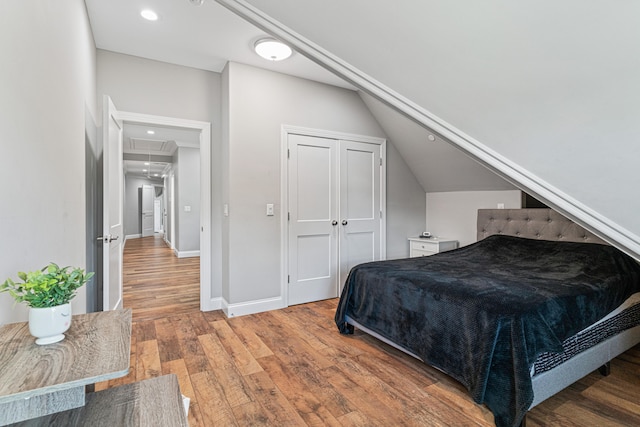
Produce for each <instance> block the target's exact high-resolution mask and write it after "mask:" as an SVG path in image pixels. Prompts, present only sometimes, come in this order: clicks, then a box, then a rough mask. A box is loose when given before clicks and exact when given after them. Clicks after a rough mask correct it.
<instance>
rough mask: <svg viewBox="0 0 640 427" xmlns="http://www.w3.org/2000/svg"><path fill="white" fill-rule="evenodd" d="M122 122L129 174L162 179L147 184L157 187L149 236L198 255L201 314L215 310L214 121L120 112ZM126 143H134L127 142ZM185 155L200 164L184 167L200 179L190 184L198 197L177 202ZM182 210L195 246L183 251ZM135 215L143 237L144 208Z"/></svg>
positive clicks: (179, 254) (178, 252)
mask: <svg viewBox="0 0 640 427" xmlns="http://www.w3.org/2000/svg"><path fill="white" fill-rule="evenodd" d="M118 118H119V119H120V120H122V123H123V129H124V133H125V135H124V136H125V143H128V144H129V147H128V148H125V149H124V150H123V151H124V152H125V154H124V156H125V158H124V161H125V162H130V163H128V164H127V168H128V170H130V171H133V170H135V168H139V173H141V174H146V178H156V179H157V180H158V181H157V183H152V184H147V185H152V186H153V187H154V192H153V194H154V200H153V204H152V206H151V211H152V212H153V213H152V220H151V221H150V223H151V224H153V235H152V236H150V237H151V238H153V239H154V240H153V241H154V245H155V244H156V243H158V242H157V240H156V239H158V237H160V240H161V241H162V242H164V241H165V239H166V241H167V242H168V244H169V247H170V248H171V250H172V251H173V252H174V255H176V257H177V258H196V257H198V258H199V277H200V280H199V308H200V310H202V311H209V310H213V309H216V308H219V307H217V306H216V302H217V301H214V300H213V299H212V297H211V285H210V284H211V262H212V261H211V159H210V157H211V125H210V123H208V122H200V121H193V120H185V119H177V118H169V117H162V116H153V115H147V114H139V113H131V112H118ZM127 132H129V133H127ZM127 137H129V138H127ZM127 139H129V141H126V140H127ZM127 151H129V153H127ZM180 157H183V158H184V159H188V160H189V161H191V162H194V161H195V162H196V163H197V164H196V167H189V166H188V165H184V166H183V169H184V170H185V172H191V175H190V176H189V177H188V179H189V180H192V181H193V180H195V181H196V182H195V184H193V185H188V186H187V187H188V188H191V189H193V188H195V189H196V191H195V194H193V193H192V194H189V197H190V199H189V200H188V201H187V202H185V203H180V200H176V199H177V197H176V195H177V194H176V193H178V195H179V190H177V187H178V186H177V185H175V183H176V182H179V179H180V178H179V171H177V170H176V169H179V168H180V164H179V159H180ZM176 160H177V162H178V163H177V165H176ZM145 163H147V164H145ZM154 168H155V169H154ZM144 169H146V170H144ZM194 170H195V171H196V172H197V177H194V175H196V174H195V173H193V172H194ZM123 173H124V171H123ZM156 175H157V176H156ZM163 175H164V176H163ZM185 179H187V178H185ZM172 183H174V185H172ZM159 189H161V190H159ZM172 190H173V191H172ZM158 193H161V194H160V195H159V194H158ZM157 201H159V202H160V204H161V208H162V212H161V215H160V218H159V221H156V218H157V216H158V214H157V213H156V212H155V206H156V204H157ZM172 207H173V209H172ZM178 209H180V212H179V214H183V216H184V217H187V219H188V222H189V224H188V227H189V228H188V230H187V229H186V228H185V230H184V231H185V233H183V234H184V235H187V234H188V239H187V240H188V242H187V243H186V244H191V245H192V246H184V247H186V249H185V250H183V251H181V245H180V243H179V242H178V240H179V239H180V226H181V223H180V220H179V218H178V217H179V216H180V215H179V214H178V212H177V211H178ZM172 210H173V212H172ZM135 211H137V212H135V224H140V233H139V234H140V237H141V236H142V216H143V214H144V213H143V212H142V210H141V209H136V210H135ZM156 222H159V223H160V224H159V225H160V227H156V225H155V224H156ZM185 227H187V226H185ZM156 229H157V230H158V231H156ZM131 234H134V235H135V234H138V233H131ZM125 235H127V232H125ZM189 239H190V240H189ZM189 242H190V243H189ZM194 242H197V243H194ZM128 245H129V244H127V246H128ZM196 259H197V258H196ZM218 305H219V304H218Z"/></svg>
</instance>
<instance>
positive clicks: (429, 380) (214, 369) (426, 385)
mask: <svg viewBox="0 0 640 427" xmlns="http://www.w3.org/2000/svg"><path fill="white" fill-rule="evenodd" d="M140 240H144V239H140ZM146 243H147V242H140V244H142V245H146ZM129 245H130V242H127V249H131V248H133V246H129ZM161 249H162V248H161V247H157V246H155V245H154V246H152V247H151V248H146V249H145V252H146V253H147V254H157V253H161V252H163V251H162V250H161ZM156 251H157V252H156ZM163 256H164V255H163ZM134 259H135V261H134ZM180 261H182V260H180ZM125 262H126V263H127V264H126V265H127V266H126V267H125V270H127V269H129V268H131V271H126V276H125V280H126V282H125V283H126V286H125V306H128V307H133V309H134V320H135V322H134V324H133V331H132V343H131V371H130V373H129V375H128V376H126V377H124V378H121V379H118V380H114V381H110V382H109V383H108V385H109V386H114V385H119V384H123V383H128V382H133V381H137V380H142V379H145V378H150V377H155V376H158V375H163V374H168V373H175V374H177V376H178V378H179V381H180V388H181V390H182V393H183V394H185V395H186V396H188V397H190V398H191V406H190V410H189V422H190V425H192V426H262V425H264V426H325V425H328V426H492V425H494V424H493V416H492V414H491V413H490V412H489V411H488V410H487V409H486V408H484V407H483V406H480V405H476V404H475V403H473V401H472V400H471V399H470V398H469V397H468V395H467V394H466V391H465V390H464V388H463V387H462V386H461V385H460V384H458V383H457V382H455V381H454V380H452V379H451V378H449V377H447V376H446V375H444V374H442V373H440V372H439V371H437V370H435V369H432V368H430V367H428V366H426V365H424V364H422V363H421V362H419V361H417V360H415V359H413V358H411V357H409V356H407V355H405V354H403V353H401V352H399V351H397V350H395V349H393V348H391V347H389V346H387V345H385V344H383V343H381V342H379V341H378V340H376V339H374V338H371V337H369V336H368V335H366V334H363V333H359V332H356V334H355V335H353V336H343V335H340V334H339V333H338V332H337V329H336V327H335V324H334V322H333V316H334V312H335V308H336V305H337V300H335V299H334V300H327V301H320V302H316V303H311V304H304V305H298V306H293V307H289V308H286V309H283V310H277V311H271V312H266V313H259V314H255V315H250V316H244V317H237V318H232V319H227V318H226V317H225V316H224V314H223V313H222V312H220V311H213V312H206V313H203V312H200V311H199V310H198V308H197V304H195V303H194V301H196V300H197V292H198V289H197V287H196V286H191V287H190V286H187V284H186V283H185V284H183V285H184V287H182V286H183V285H179V286H180V288H179V289H180V290H178V291H175V290H166V289H162V286H161V285H162V283H165V286H172V284H173V283H174V281H175V280H177V279H176V278H179V277H194V276H195V275H197V269H198V268H197V264H195V263H191V264H188V263H187V264H180V263H176V264H174V267H173V268H175V269H176V270H174V271H172V270H171V269H170V268H169V267H168V264H169V263H171V262H173V261H169V260H165V261H158V262H157V263H156V262H155V261H153V260H150V259H147V258H146V257H145V256H142V255H141V254H138V253H136V254H135V255H134V254H132V253H131V252H129V251H128V250H126V251H125ZM152 264H157V265H158V268H160V269H161V270H162V271H163V272H162V273H154V272H153V269H152V268H151V265H152ZM178 266H180V268H182V267H185V268H190V269H192V270H194V271H195V273H194V272H192V273H187V272H186V271H185V273H184V275H182V274H180V273H179V271H178V270H177V268H178ZM134 271H135V272H136V273H135V274H134V273H133V272H134ZM165 277H173V278H174V279H172V280H165V279H164V278H165ZM130 280H133V281H135V283H134V282H133V281H130ZM185 282H192V280H190V279H189V280H186V279H185ZM138 286H139V288H138ZM165 292H167V293H166V294H165ZM191 293H195V296H194V295H191ZM145 294H146V298H145V297H144V296H145ZM171 295H173V296H171ZM181 300H184V304H182V303H181V302H180V301H181ZM106 386H107V384H105V383H102V384H99V385H98V387H97V388H98V389H100V388H104V387H106ZM639 395H640V346H636V347H635V348H633V349H631V350H630V351H628V352H626V353H625V354H623V355H622V356H620V357H618V358H616V359H614V360H613V361H612V363H611V375H610V376H608V377H602V376H601V375H600V374H598V373H597V372H595V373H592V374H590V375H588V376H587V377H585V378H584V379H582V380H581V381H579V382H577V383H576V384H574V385H572V386H571V387H569V388H567V389H565V390H564V391H562V392H561V393H559V394H557V395H556V396H554V397H552V398H551V399H549V400H547V401H545V402H543V403H542V404H541V405H539V406H538V407H536V408H534V409H533V410H531V411H530V413H529V415H528V420H527V425H528V426H529V427H531V426H566V427H570V426H580V427H584V426H632V425H640V403H639V401H638V398H637V396H639Z"/></svg>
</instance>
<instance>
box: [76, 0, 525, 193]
mask: <svg viewBox="0 0 640 427" xmlns="http://www.w3.org/2000/svg"><path fill="white" fill-rule="evenodd" d="M85 3H86V5H87V10H88V14H89V19H90V22H91V28H92V31H93V34H94V38H95V43H96V46H97V47H98V48H100V49H105V50H110V51H113V52H118V53H124V54H128V55H134V56H139V57H143V58H148V59H153V60H158V61H163V62H168V63H173V64H178V65H183V66H189V67H194V68H198V69H204V70H210V71H214V72H220V71H222V69H223V68H224V66H225V64H226V63H227V61H233V62H239V63H244V64H248V65H252V66H256V67H260V68H264V69H268V70H272V71H276V72H280V73H284V74H288V75H292V76H297V77H301V78H305V79H309V80H314V81H318V82H322V83H327V84H330V85H334V86H339V87H344V88H347V89H352V90H356V88H355V87H353V86H352V85H350V84H349V83H346V82H345V81H344V80H342V79H341V78H338V77H336V76H335V75H334V74H332V73H331V72H329V71H327V70H325V69H324V68H322V67H320V66H319V65H317V64H315V63H314V62H312V61H311V60H309V59H307V58H306V57H304V56H303V55H301V54H299V53H295V52H294V54H293V56H292V57H291V58H289V59H287V60H285V61H280V62H272V61H267V60H264V59H262V58H260V57H259V56H258V55H257V54H255V52H254V51H253V44H254V43H255V41H257V40H259V39H261V38H263V37H265V36H267V34H266V33H265V32H264V31H262V30H261V29H259V28H257V27H255V26H254V25H252V24H250V23H248V22H246V21H244V20H243V19H242V18H240V17H238V16H237V15H235V14H234V13H232V12H230V11H229V10H227V9H226V8H224V7H223V6H221V5H220V4H218V3H217V2H215V1H214V0H204V4H203V5H202V6H194V5H193V4H192V3H191V2H190V1H189V0H109V1H104V0H85ZM314 4H315V7H322V6H321V5H320V6H319V5H318V3H314ZM271 6H274V5H271ZM295 7H297V8H300V9H301V10H302V9H304V5H302V4H296V5H295ZM353 7H357V6H356V5H353ZM146 8H150V9H153V10H154V11H155V12H156V13H157V14H158V15H159V19H158V21H156V22H150V21H146V20H144V19H143V18H142V17H141V16H140V11H141V10H143V9H146ZM325 12H326V11H325ZM305 19H312V18H311V17H308V16H305ZM342 24H343V23H341V25H339V26H337V27H335V28H331V29H330V32H335V33H336V36H337V34H342V35H341V36H339V37H340V38H341V39H343V40H345V38H349V39H350V38H353V37H356V38H358V37H361V36H360V35H359V33H360V30H358V28H361V27H362V26H363V24H364V21H363V22H361V20H353V21H351V22H350V24H348V25H347V24H344V25H342ZM388 24H389V25H387V27H386V28H384V32H386V33H388V32H389V31H395V30H392V29H391V26H392V27H394V28H396V29H399V28H400V27H401V26H402V21H401V20H398V21H396V22H394V23H393V25H391V24H392V23H388ZM399 48H401V46H400V47H399ZM394 49H395V48H394ZM392 50H393V49H392ZM389 54H390V52H386V55H389ZM376 56H380V55H376ZM380 58H381V59H380V60H381V61H383V62H384V67H389V66H391V64H390V63H389V61H387V60H384V59H382V58H383V56H380ZM379 65H380V66H383V64H382V63H380V64H379ZM393 68H397V67H393ZM363 99H364V100H365V103H366V104H367V106H368V107H369V109H370V110H371V112H372V114H373V115H374V116H375V118H376V119H377V120H378V122H379V123H380V124H381V126H382V127H383V129H384V130H385V132H386V133H387V136H388V137H389V140H390V141H391V142H392V143H393V144H394V145H395V146H396V147H397V148H398V151H399V152H400V153H401V155H402V156H403V158H405V160H407V164H408V166H409V168H410V169H411V171H412V172H413V174H414V175H415V176H416V178H417V180H418V182H419V183H420V184H421V185H422V187H423V189H424V190H425V191H426V192H430V191H460V190H473V189H487V190H500V189H504V188H513V187H512V186H511V185H510V184H508V183H506V181H503V180H502V179H501V178H499V177H498V176H496V175H494V174H492V173H491V172H489V171H488V170H486V169H485V168H484V167H483V166H480V165H479V164H477V163H474V162H473V161H471V160H470V159H469V158H468V157H467V156H466V155H464V154H462V153H461V152H459V151H457V150H455V149H453V148H452V147H450V146H449V145H447V144H446V143H445V142H443V141H442V140H439V141H438V143H437V144H433V143H431V144H429V143H426V142H425V141H427V137H428V135H429V134H430V132H429V131H427V130H425V129H424V128H422V127H420V126H417V125H416V124H415V123H413V122H412V121H410V120H407V119H404V118H403V117H402V116H400V115H399V114H397V113H396V112H395V111H393V110H391V109H390V108H388V107H385V106H384V104H381V103H379V102H376V101H374V100H373V99H370V98H367V97H363ZM146 129H147V128H146V127H140V128H137V127H133V126H125V152H130V153H134V152H137V153H141V152H142V153H144V152H148V151H149V150H150V149H151V151H152V152H156V149H158V150H160V151H157V154H161V155H171V154H172V151H171V150H175V144H173V143H172V142H171V141H178V140H180V138H182V137H183V136H181V135H174V134H168V133H167V132H168V130H167V129H156V135H155V138H149V136H148V135H146ZM150 140H151V141H150ZM158 140H159V141H161V142H159V143H157V142H153V141H158ZM425 144H426V146H425ZM145 150H146V151H145ZM168 153H169V154H168ZM443 165H449V166H451V165H453V166H452V167H445V166H443ZM145 166H146V165H144V164H142V163H135V162H129V163H128V168H129V171H130V172H129V173H137V174H146V172H142V169H143V168H144V169H146V167H145ZM436 171H439V172H436Z"/></svg>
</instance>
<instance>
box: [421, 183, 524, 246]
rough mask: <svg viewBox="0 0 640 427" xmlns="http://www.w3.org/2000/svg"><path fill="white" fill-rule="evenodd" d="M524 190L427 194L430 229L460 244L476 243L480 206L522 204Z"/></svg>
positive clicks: (493, 207) (515, 205) (494, 207)
mask: <svg viewBox="0 0 640 427" xmlns="http://www.w3.org/2000/svg"><path fill="white" fill-rule="evenodd" d="M521 194H522V193H521V192H520V190H505V191H448V192H441V193H427V224H426V227H427V228H426V229H425V230H426V231H430V232H431V234H433V235H434V236H439V237H449V238H452V239H457V240H458V242H459V244H460V246H466V245H468V244H470V243H473V242H475V241H476V240H477V239H476V228H477V227H476V224H477V213H478V209H496V208H497V207H498V203H502V204H504V208H505V209H519V208H520V207H521V200H522V197H521Z"/></svg>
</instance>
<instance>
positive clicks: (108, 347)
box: [0, 309, 131, 425]
mask: <svg viewBox="0 0 640 427" xmlns="http://www.w3.org/2000/svg"><path fill="white" fill-rule="evenodd" d="M65 335H66V337H65V339H64V340H63V341H60V342H59V343H55V344H49V345H44V346H40V345H37V344H36V343H35V338H34V337H33V336H31V334H30V333H29V325H28V323H27V322H21V323H11V324H8V325H4V326H2V327H0V425H4V424H8V423H13V422H17V421H22V420H25V419H29V418H34V417H38V416H42V415H47V414H51V413H55V412H60V411H64V410H67V409H72V408H77V407H79V406H83V405H84V403H85V386H86V385H89V384H94V383H96V382H99V381H105V380H109V379H113V378H118V377H122V376H124V375H126V374H127V373H128V372H129V360H130V354H129V353H130V351H131V310H130V309H127V310H116V311H105V312H98V313H89V314H80V315H75V316H73V322H72V323H71V327H70V328H69V330H68V331H67V332H66V333H65Z"/></svg>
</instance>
